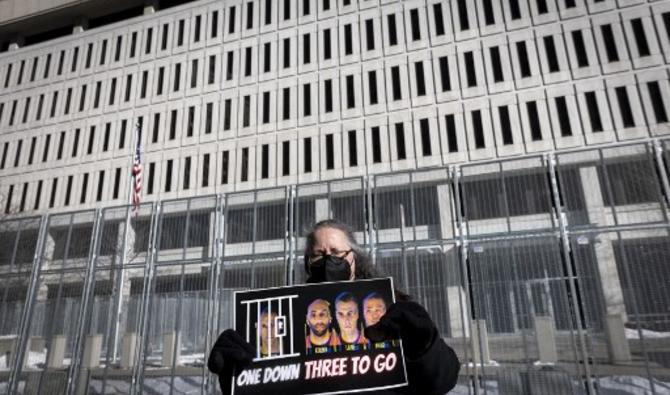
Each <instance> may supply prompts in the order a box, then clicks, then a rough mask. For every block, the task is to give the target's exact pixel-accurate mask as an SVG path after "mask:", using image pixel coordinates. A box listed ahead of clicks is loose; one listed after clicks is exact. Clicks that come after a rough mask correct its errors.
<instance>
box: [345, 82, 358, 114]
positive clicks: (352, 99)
mask: <svg viewBox="0 0 670 395" xmlns="http://www.w3.org/2000/svg"><path fill="white" fill-rule="evenodd" d="M346 84H347V108H348V109H351V108H354V107H356V95H355V92H354V76H353V75H348V76H347V77H346Z"/></svg>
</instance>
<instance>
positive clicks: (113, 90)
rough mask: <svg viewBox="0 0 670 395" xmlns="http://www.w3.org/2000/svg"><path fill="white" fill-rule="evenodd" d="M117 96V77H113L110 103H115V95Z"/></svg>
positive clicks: (110, 88)
mask: <svg viewBox="0 0 670 395" xmlns="http://www.w3.org/2000/svg"><path fill="white" fill-rule="evenodd" d="M115 96H116V78H112V82H111V83H110V87H109V105H110V106H111V105H113V104H114V97H115Z"/></svg>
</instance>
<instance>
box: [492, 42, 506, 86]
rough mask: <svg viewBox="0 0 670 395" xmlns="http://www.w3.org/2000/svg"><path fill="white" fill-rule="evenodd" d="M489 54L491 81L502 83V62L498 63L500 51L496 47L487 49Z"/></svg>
mask: <svg viewBox="0 0 670 395" xmlns="http://www.w3.org/2000/svg"><path fill="white" fill-rule="evenodd" d="M489 54H490V55H491V67H492V68H493V81H495V82H502V81H503V80H504V79H505V78H504V77H503V71H502V62H501V61H500V49H499V48H498V47H497V46H496V47H491V48H489Z"/></svg>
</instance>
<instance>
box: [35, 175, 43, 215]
mask: <svg viewBox="0 0 670 395" xmlns="http://www.w3.org/2000/svg"><path fill="white" fill-rule="evenodd" d="M42 183H43V182H42V180H39V181H38V182H37V191H35V204H34V205H33V210H38V209H39V208H40V200H42Z"/></svg>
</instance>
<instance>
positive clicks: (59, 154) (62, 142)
mask: <svg viewBox="0 0 670 395" xmlns="http://www.w3.org/2000/svg"><path fill="white" fill-rule="evenodd" d="M64 147H65V131H61V132H60V136H59V138H58V150H57V152H56V160H61V159H63V148H64Z"/></svg>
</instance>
